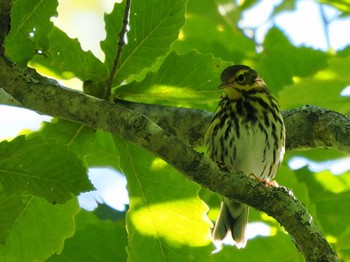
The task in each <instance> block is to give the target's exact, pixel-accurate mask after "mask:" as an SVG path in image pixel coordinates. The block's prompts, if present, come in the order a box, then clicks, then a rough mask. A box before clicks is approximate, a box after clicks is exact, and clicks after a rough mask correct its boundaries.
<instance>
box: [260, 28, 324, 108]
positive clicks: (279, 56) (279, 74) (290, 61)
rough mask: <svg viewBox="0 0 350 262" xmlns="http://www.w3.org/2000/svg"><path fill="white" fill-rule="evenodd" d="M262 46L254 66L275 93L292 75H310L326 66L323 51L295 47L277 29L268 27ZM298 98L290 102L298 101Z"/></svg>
mask: <svg viewBox="0 0 350 262" xmlns="http://www.w3.org/2000/svg"><path fill="white" fill-rule="evenodd" d="M263 48H264V51H263V52H262V53H261V55H260V57H259V61H258V64H257V68H256V69H257V71H258V72H259V73H260V74H261V75H262V76H263V78H264V80H265V81H266V83H267V85H268V87H269V89H270V90H272V91H273V92H275V93H276V94H277V91H279V90H281V89H282V88H283V86H285V85H290V84H292V83H293V77H306V76H310V75H313V74H315V73H316V72H317V71H318V70H321V69H324V68H326V66H327V58H328V55H327V54H326V53H324V52H322V51H319V50H314V49H312V48H309V47H295V46H294V45H292V43H291V42H290V41H289V39H288V38H287V37H286V36H285V34H284V33H283V32H282V31H281V30H280V29H278V28H272V29H270V30H269V32H268V33H267V35H266V37H265V40H264V42H263ZM295 94H297V92H295ZM298 95H299V98H300V97H302V96H300V94H298ZM299 98H298V99H297V100H293V101H300V99H299ZM291 100H292V99H291Z"/></svg>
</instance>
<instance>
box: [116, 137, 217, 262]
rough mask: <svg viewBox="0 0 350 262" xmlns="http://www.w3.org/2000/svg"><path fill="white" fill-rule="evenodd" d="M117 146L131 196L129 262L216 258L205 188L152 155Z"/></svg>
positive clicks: (127, 145)
mask: <svg viewBox="0 0 350 262" xmlns="http://www.w3.org/2000/svg"><path fill="white" fill-rule="evenodd" d="M115 142H116V147H117V150H118V157H119V161H120V170H121V171H123V173H124V174H125V176H126V177H127V181H128V185H127V188H128V191H129V197H130V209H129V211H128V213H127V221H126V223H127V229H128V234H129V245H128V249H129V252H128V255H129V257H128V259H129V261H164V260H165V261H187V260H189V259H190V258H191V257H193V256H194V255H195V254H196V256H195V257H196V259H198V261H203V260H201V257H202V258H203V257H207V256H208V255H210V249H208V248H207V245H208V244H210V239H209V227H210V223H209V221H208V220H207V219H205V213H206V212H207V207H206V206H205V205H204V203H203V202H202V201H201V200H200V199H199V197H198V190H199V186H198V185H196V184H194V183H192V182H190V181H189V180H187V179H186V178H185V177H184V176H182V175H180V174H178V173H177V172H176V171H175V170H174V169H173V168H171V167H170V166H168V165H167V164H166V163H165V162H164V161H163V160H161V159H159V158H157V157H154V156H153V155H151V154H150V153H148V152H146V151H144V150H142V149H140V148H138V147H136V146H134V145H131V144H129V143H127V142H125V141H122V140H120V139H117V138H116V140H115ZM203 249H204V250H206V251H205V252H203ZM198 250H201V251H202V252H198Z"/></svg>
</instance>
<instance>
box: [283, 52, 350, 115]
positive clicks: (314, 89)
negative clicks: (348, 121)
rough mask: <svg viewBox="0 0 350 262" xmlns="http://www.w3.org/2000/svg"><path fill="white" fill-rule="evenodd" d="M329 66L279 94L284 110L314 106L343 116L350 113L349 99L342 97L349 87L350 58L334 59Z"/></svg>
mask: <svg viewBox="0 0 350 262" xmlns="http://www.w3.org/2000/svg"><path fill="white" fill-rule="evenodd" d="M328 63H329V66H328V67H327V68H325V69H324V70H320V71H319V72H317V74H315V75H313V76H312V77H307V78H302V79H300V80H299V81H297V82H296V83H295V84H293V85H290V86H287V87H285V88H284V89H283V90H282V91H281V92H280V93H279V97H280V98H279V103H280V105H281V107H282V108H283V109H285V108H286V109H287V108H295V107H299V106H301V105H305V104H312V105H317V106H321V107H325V108H327V109H331V110H335V111H338V112H340V113H343V114H349V113H350V104H349V98H348V97H343V96H340V93H341V91H342V90H343V89H344V88H345V87H346V86H348V85H349V83H350V76H349V74H348V72H349V70H350V58H337V57H335V58H332V59H329V60H328Z"/></svg>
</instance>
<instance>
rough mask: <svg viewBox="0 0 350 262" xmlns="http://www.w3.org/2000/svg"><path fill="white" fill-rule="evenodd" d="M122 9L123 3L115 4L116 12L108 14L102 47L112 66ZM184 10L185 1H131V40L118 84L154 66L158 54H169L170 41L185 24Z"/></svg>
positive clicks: (118, 77)
mask: <svg viewBox="0 0 350 262" xmlns="http://www.w3.org/2000/svg"><path fill="white" fill-rule="evenodd" d="M123 12H124V4H123V5H120V4H116V5H115V8H114V10H113V12H112V13H111V14H109V15H106V16H105V23H106V32H107V37H106V39H105V40H104V41H103V42H102V43H101V47H102V50H103V51H104V53H105V55H106V59H105V64H106V66H107V67H108V68H109V69H111V68H112V65H113V63H114V59H115V55H116V52H117V47H118V40H119V35H118V34H119V31H120V29H121V22H122V13H123ZM184 13H185V1H184V0H169V1H162V0H150V1H147V2H145V1H143V0H134V1H131V10H130V22H129V27H130V30H129V32H128V33H127V39H128V40H127V41H128V42H127V44H126V45H125V46H124V48H123V51H122V54H121V57H120V60H119V64H118V70H117V72H116V78H115V82H114V85H115V86H116V85H119V84H120V83H121V82H123V81H125V80H127V79H128V78H129V77H130V76H131V75H133V74H138V73H140V72H141V71H142V70H143V69H144V68H146V67H151V66H152V65H153V64H154V63H155V62H156V61H157V59H158V58H159V57H161V56H164V55H166V53H167V52H168V51H169V50H170V46H171V43H172V42H174V41H175V40H176V39H177V37H178V34H179V29H180V27H181V26H182V25H183V23H184Z"/></svg>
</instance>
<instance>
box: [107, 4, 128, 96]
mask: <svg viewBox="0 0 350 262" xmlns="http://www.w3.org/2000/svg"><path fill="white" fill-rule="evenodd" d="M130 4H131V0H126V3H125V10H124V18H123V24H122V28H121V29H120V32H119V40H118V50H117V53H116V55H115V58H114V63H113V66H112V69H111V71H110V73H109V75H108V78H107V80H106V89H105V93H104V95H103V98H104V99H105V100H109V98H110V95H111V91H112V86H113V82H114V78H115V75H116V73H117V69H118V63H119V59H120V55H121V53H122V50H123V47H124V45H125V44H126V42H125V37H126V33H127V32H128V28H127V27H128V24H129V14H130Z"/></svg>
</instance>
